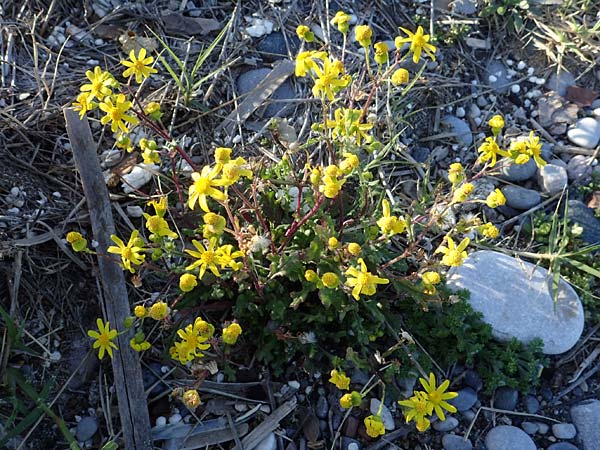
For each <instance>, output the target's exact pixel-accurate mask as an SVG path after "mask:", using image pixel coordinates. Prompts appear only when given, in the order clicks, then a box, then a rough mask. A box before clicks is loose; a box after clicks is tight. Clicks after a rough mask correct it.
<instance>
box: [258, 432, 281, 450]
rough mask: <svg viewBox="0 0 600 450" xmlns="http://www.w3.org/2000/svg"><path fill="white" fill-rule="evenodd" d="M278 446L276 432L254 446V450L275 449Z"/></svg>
mask: <svg viewBox="0 0 600 450" xmlns="http://www.w3.org/2000/svg"><path fill="white" fill-rule="evenodd" d="M276 448H277V439H275V433H269V434H268V435H267V437H266V438H264V439H263V440H262V441H261V442H259V443H258V445H257V446H256V447H254V450H275V449H276Z"/></svg>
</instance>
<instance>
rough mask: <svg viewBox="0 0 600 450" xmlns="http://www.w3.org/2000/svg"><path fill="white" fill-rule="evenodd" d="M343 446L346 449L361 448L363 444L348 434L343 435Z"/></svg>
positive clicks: (354, 449) (358, 449)
mask: <svg viewBox="0 0 600 450" xmlns="http://www.w3.org/2000/svg"><path fill="white" fill-rule="evenodd" d="M342 448H344V449H345V450H360V449H361V445H360V442H358V441H357V440H356V439H352V438H349V437H347V436H342Z"/></svg>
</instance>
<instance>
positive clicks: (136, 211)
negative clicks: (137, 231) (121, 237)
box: [127, 205, 144, 218]
mask: <svg viewBox="0 0 600 450" xmlns="http://www.w3.org/2000/svg"><path fill="white" fill-rule="evenodd" d="M143 214H144V210H143V209H142V208H141V207H140V206H138V205H130V206H128V207H127V215H128V216H129V217H134V218H138V217H142V215H143Z"/></svg>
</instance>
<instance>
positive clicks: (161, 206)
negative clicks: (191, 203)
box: [148, 196, 167, 217]
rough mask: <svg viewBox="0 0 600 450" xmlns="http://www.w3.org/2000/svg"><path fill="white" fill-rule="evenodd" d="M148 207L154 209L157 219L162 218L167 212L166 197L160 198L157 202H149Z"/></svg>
mask: <svg viewBox="0 0 600 450" xmlns="http://www.w3.org/2000/svg"><path fill="white" fill-rule="evenodd" d="M148 205H149V206H152V207H153V208H154V212H155V213H156V215H157V216H158V217H164V216H165V213H166V212H167V197H166V196H163V197H160V198H159V199H158V201H156V200H150V201H149V202H148Z"/></svg>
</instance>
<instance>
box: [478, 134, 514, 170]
mask: <svg viewBox="0 0 600 450" xmlns="http://www.w3.org/2000/svg"><path fill="white" fill-rule="evenodd" d="M477 151H478V152H479V153H481V155H479V162H481V163H484V162H486V161H490V167H494V166H495V165H496V161H497V159H498V155H503V156H508V153H506V152H504V151H502V150H500V147H499V146H498V144H497V143H496V140H495V139H494V138H492V137H487V138H485V141H484V143H483V144H481V145H480V146H479V148H478V149H477Z"/></svg>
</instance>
